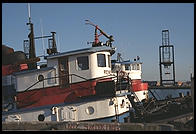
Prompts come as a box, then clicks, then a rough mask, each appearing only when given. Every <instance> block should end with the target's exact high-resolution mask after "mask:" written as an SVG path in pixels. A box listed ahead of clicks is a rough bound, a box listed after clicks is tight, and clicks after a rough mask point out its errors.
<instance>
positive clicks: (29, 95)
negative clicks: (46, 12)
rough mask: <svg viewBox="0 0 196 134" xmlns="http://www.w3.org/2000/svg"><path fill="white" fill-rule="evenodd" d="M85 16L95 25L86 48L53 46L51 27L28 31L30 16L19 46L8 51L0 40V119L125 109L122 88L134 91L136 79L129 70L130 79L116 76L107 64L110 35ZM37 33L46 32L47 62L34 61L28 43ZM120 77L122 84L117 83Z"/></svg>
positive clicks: (69, 117) (76, 117) (81, 117)
mask: <svg viewBox="0 0 196 134" xmlns="http://www.w3.org/2000/svg"><path fill="white" fill-rule="evenodd" d="M86 22H87V24H90V25H92V26H94V27H95V39H94V42H93V43H92V47H90V48H84V49H79V50H73V51H68V52H62V53H60V52H58V51H57V47H56V41H55V32H51V33H52V35H51V36H43V37H34V31H33V23H32V22H31V19H30V17H29V23H27V25H30V33H29V35H28V38H29V40H24V52H22V51H16V52H14V50H13V49H12V48H9V47H7V46H5V45H2V57H3V65H2V89H3V94H2V99H3V105H2V109H3V111H2V122H10V121H87V120H97V119H103V118H109V117H114V116H119V115H122V114H123V113H126V112H128V111H129V109H130V107H131V103H130V101H129V98H128V97H127V93H128V94H133V93H134V92H138V91H139V90H140V88H139V87H137V88H135V87H136V86H137V85H139V84H140V85H141V82H138V81H134V78H132V76H133V75H132V74H131V73H132V72H131V73H130V78H132V79H129V78H128V79H125V80H123V81H121V80H120V79H121V78H122V77H121V78H119V73H120V72H118V71H117V72H114V70H112V64H111V56H112V55H113V54H114V53H115V51H116V48H115V47H113V46H112V42H113V41H114V39H113V36H108V35H107V34H106V33H105V32H103V31H102V30H101V29H100V28H99V27H98V26H97V25H94V24H93V23H92V22H90V21H89V20H86ZM98 31H99V32H100V35H104V36H105V37H106V38H108V41H106V43H105V44H104V43H102V42H100V41H99V36H100V35H98V33H97V32H98ZM39 38H49V39H48V43H49V44H48V46H49V47H48V49H47V54H48V55H47V56H45V57H44V58H45V60H46V61H47V64H46V65H42V66H40V67H39V66H38V65H37V64H38V62H39V61H40V58H39V57H37V56H36V53H35V44H34V40H35V39H39ZM5 57H6V59H8V58H9V59H10V60H9V61H8V60H6V59H4V58H5ZM121 65H122V66H123V65H124V64H123V63H121ZM125 71H126V70H125ZM123 77H124V76H123ZM124 78H125V77H124ZM122 82H126V86H125V87H124V88H121V87H120V88H119V85H121V83H122ZM130 83H132V84H130ZM138 83H139V84H138ZM132 89H133V90H132ZM136 89H137V90H136ZM142 90H143V89H142ZM119 91H120V92H119ZM146 93H147V92H146ZM133 95H134V94H133ZM140 97H141V98H140ZM137 98H139V99H138V100H135V101H141V100H143V99H145V98H146V95H145V94H143V95H139V96H138V97H137Z"/></svg>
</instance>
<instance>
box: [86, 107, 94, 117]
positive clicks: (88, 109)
mask: <svg viewBox="0 0 196 134" xmlns="http://www.w3.org/2000/svg"><path fill="white" fill-rule="evenodd" d="M86 113H87V114H89V115H91V114H93V113H94V108H93V107H91V106H89V107H88V108H87V109H86Z"/></svg>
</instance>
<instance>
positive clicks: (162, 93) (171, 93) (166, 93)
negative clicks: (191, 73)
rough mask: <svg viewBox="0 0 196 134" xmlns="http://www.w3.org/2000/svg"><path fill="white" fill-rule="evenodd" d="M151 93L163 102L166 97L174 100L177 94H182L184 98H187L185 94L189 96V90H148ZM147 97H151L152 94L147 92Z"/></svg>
mask: <svg viewBox="0 0 196 134" xmlns="http://www.w3.org/2000/svg"><path fill="white" fill-rule="evenodd" d="M149 90H151V91H152V93H153V94H154V96H155V97H156V98H157V99H158V100H164V99H165V98H167V97H171V98H176V97H179V93H182V94H183V95H184V96H187V93H189V94H190V95H191V89H149ZM149 97H152V94H151V93H150V92H149Z"/></svg>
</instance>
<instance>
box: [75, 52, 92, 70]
mask: <svg viewBox="0 0 196 134" xmlns="http://www.w3.org/2000/svg"><path fill="white" fill-rule="evenodd" d="M84 57H86V58H87V61H85V62H86V63H87V65H86V66H84V68H82V67H80V65H79V62H78V61H80V62H81V59H79V58H84ZM83 63H84V62H83ZM82 66H83V64H82ZM76 70H78V71H84V70H89V56H88V55H86V56H78V57H76Z"/></svg>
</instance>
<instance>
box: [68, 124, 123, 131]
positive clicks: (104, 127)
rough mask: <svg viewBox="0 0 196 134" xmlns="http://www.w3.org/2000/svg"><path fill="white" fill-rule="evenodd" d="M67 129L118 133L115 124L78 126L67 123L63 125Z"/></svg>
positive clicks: (118, 128) (118, 129) (117, 126)
mask: <svg viewBox="0 0 196 134" xmlns="http://www.w3.org/2000/svg"><path fill="white" fill-rule="evenodd" d="M65 127H66V128H67V129H83V130H103V131H120V127H119V125H116V124H91V123H90V124H89V123H88V124H80V123H74V124H72V123H68V124H67V125H65Z"/></svg>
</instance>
